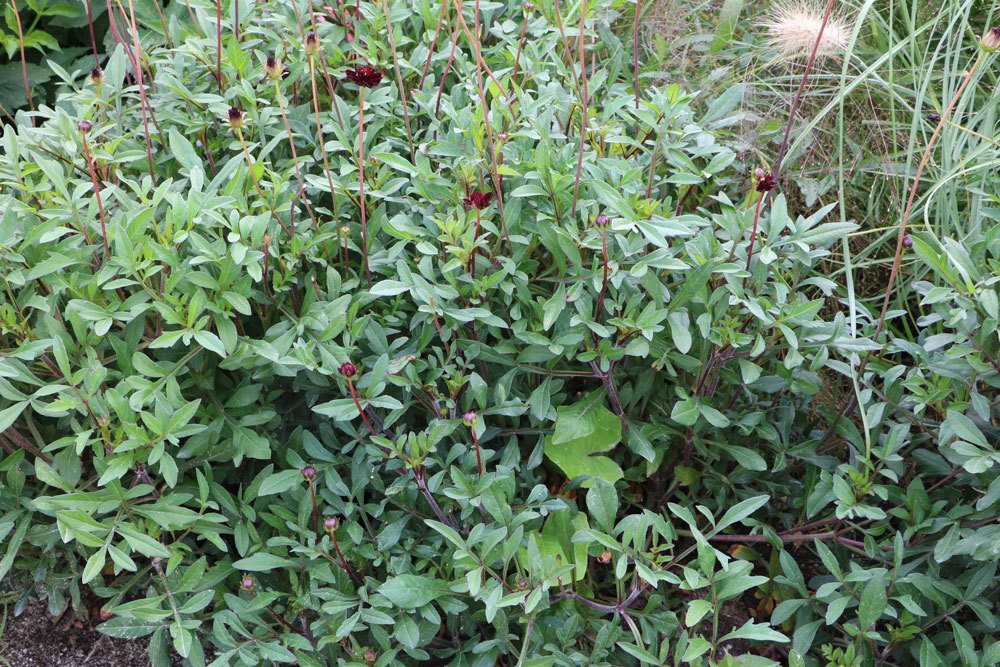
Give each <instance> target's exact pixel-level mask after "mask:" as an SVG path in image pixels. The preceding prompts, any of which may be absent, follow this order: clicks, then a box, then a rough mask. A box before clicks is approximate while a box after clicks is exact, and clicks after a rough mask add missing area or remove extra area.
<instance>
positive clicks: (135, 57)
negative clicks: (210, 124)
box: [128, 0, 156, 186]
mask: <svg viewBox="0 0 1000 667" xmlns="http://www.w3.org/2000/svg"><path fill="white" fill-rule="evenodd" d="M128 10H129V14H130V16H129V19H130V21H131V24H132V45H133V47H134V50H133V52H132V66H133V68H134V69H135V80H136V83H137V84H138V86H139V99H140V101H141V102H142V132H143V134H144V135H145V137H146V158H147V159H148V161H149V179H150V180H151V181H152V183H153V185H154V186H155V185H156V171H155V170H154V169H153V146H152V144H151V143H150V140H149V117H148V114H147V110H148V109H149V101H148V100H147V99H146V86H145V85H144V84H143V81H142V61H141V58H142V49H141V47H140V46H139V27H138V26H137V25H136V22H135V6H134V5H133V3H132V0H128Z"/></svg>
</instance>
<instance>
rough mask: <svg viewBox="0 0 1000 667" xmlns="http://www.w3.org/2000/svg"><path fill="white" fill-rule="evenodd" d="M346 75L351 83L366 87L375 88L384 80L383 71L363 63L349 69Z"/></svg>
mask: <svg viewBox="0 0 1000 667" xmlns="http://www.w3.org/2000/svg"><path fill="white" fill-rule="evenodd" d="M344 77H345V78H346V79H347V80H348V81H350V82H351V83H354V84H357V85H359V86H364V87H365V88H374V87H375V86H377V85H378V84H380V83H381V82H382V72H379V71H378V70H377V69H375V68H374V67H372V66H371V65H362V66H361V67H355V68H354V69H349V70H347V73H346V74H345V75H344Z"/></svg>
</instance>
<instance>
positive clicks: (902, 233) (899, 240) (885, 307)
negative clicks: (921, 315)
mask: <svg viewBox="0 0 1000 667" xmlns="http://www.w3.org/2000/svg"><path fill="white" fill-rule="evenodd" d="M985 54H986V51H984V50H980V52H979V56H978V57H977V58H976V61H975V62H974V63H973V64H972V67H970V68H969V71H968V72H966V73H965V76H964V77H963V78H962V83H961V85H959V87H958V90H956V91H955V94H954V95H952V97H951V101H950V102H949V103H948V106H947V107H946V108H945V110H944V112H943V113H942V114H941V118H940V119H938V123H937V127H935V128H934V133H933V134H931V138H930V140H929V141H928V142H927V148H926V149H924V154H923V155H922V156H921V158H920V163H919V164H918V165H917V171H916V173H915V174H914V175H913V185H912V186H911V187H910V194H909V196H908V197H907V198H906V207H905V208H904V209H903V217H902V218H901V219H900V222H899V233H898V234H897V236H896V254H895V255H894V256H893V258H892V270H891V271H890V272H889V284H888V285H887V286H886V289H885V298H884V299H883V300H882V312H880V313H879V316H878V326H877V327H875V335H874V336H872V338H873V339H878V336H879V334H880V333H882V329H883V328H884V327H885V316H886V313H887V312H889V301H890V299H891V298H892V287H893V285H894V284H895V282H896V276H897V274H899V266H900V263H901V262H902V258H903V239H904V238H905V237H906V228H907V225H908V223H909V221H910V212H911V211H912V210H913V202H914V200H915V199H916V196H917V188H918V187H919V186H920V176H921V175H923V173H924V168H925V167H926V166H927V162H928V161H929V160H930V158H931V151H932V150H933V149H934V144H935V142H936V141H937V138H938V135H940V134H941V128H943V127H944V125H945V123H946V122H948V118H949V117H950V116H951V112H952V111H953V110H954V109H955V105H956V104H958V100H959V99H960V98H961V97H962V93H963V92H965V88H966V87H967V86H968V85H969V81H971V80H972V76H973V74H975V72H976V70H977V69H979V64H980V63H981V62H983V57H984V56H985Z"/></svg>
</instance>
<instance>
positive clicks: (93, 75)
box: [90, 67, 104, 86]
mask: <svg viewBox="0 0 1000 667" xmlns="http://www.w3.org/2000/svg"><path fill="white" fill-rule="evenodd" d="M102 81H104V72H102V71H101V68H100V67H95V68H94V69H92V70H90V82H91V83H92V84H94V85H95V86H99V85H101V82H102Z"/></svg>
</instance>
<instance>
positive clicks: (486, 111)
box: [458, 0, 510, 243]
mask: <svg viewBox="0 0 1000 667" xmlns="http://www.w3.org/2000/svg"><path fill="white" fill-rule="evenodd" d="M474 11H475V16H474V19H473V22H474V23H473V24H474V26H475V30H476V34H475V36H472V35H469V39H471V40H472V42H473V47H474V49H475V52H476V83H477V86H478V88H479V101H480V103H481V104H482V109H483V125H484V126H485V128H486V147H487V148H488V149H489V152H490V177H491V180H492V181H493V191H494V193H495V194H496V197H497V209H498V210H499V211H500V225H501V227H502V228H503V236H504V239H506V241H507V243H510V234H508V233H507V216H506V214H505V213H504V205H503V188H502V187H501V186H502V184H501V182H500V174H499V173H497V149H496V144H495V143H494V142H493V127H492V125H491V124H490V107H489V104H488V103H487V102H486V89H485V88H484V86H483V69H484V68H486V71H487V72H489V68H488V67H486V63H485V61H484V60H483V56H482V53H481V51H480V48H479V47H480V44H479V0H476V6H475V10H474ZM458 19H459V20H460V21H461V22H462V24H463V25H465V19H464V18H462V11H461V6H460V7H459V11H458ZM466 32H467V33H468V26H466ZM490 74H491V76H492V72H491V73H490ZM494 82H495V83H496V79H494ZM497 87H498V88H499V87H500V84H499V83H497ZM500 95H501V96H503V95H504V92H503V89H502V88H501V90H500Z"/></svg>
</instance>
